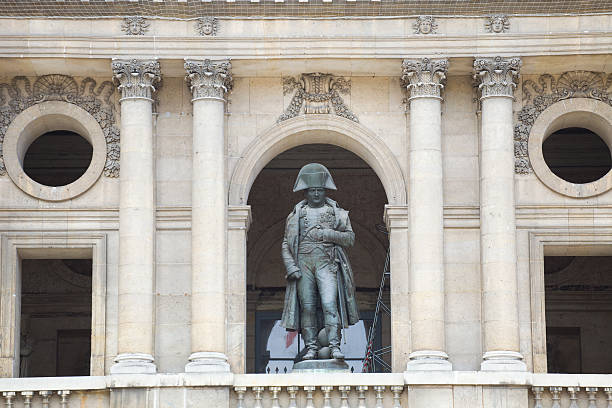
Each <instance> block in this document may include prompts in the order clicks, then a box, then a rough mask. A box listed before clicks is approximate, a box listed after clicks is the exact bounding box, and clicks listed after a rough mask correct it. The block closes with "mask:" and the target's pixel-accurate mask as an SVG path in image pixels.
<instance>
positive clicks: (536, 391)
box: [531, 387, 544, 408]
mask: <svg viewBox="0 0 612 408" xmlns="http://www.w3.org/2000/svg"><path fill="white" fill-rule="evenodd" d="M531 391H532V392H533V400H534V402H535V404H534V406H533V408H542V392H544V387H532V388H531Z"/></svg>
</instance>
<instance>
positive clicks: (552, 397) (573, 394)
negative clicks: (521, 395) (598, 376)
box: [530, 386, 612, 408]
mask: <svg viewBox="0 0 612 408" xmlns="http://www.w3.org/2000/svg"><path fill="white" fill-rule="evenodd" d="M530 400H531V404H530V406H532V407H533V408H579V407H580V408H582V407H586V408H612V387H579V386H549V387H545V386H534V387H531V395H530Z"/></svg>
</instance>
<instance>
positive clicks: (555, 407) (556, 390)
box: [550, 387, 563, 408]
mask: <svg viewBox="0 0 612 408" xmlns="http://www.w3.org/2000/svg"><path fill="white" fill-rule="evenodd" d="M561 391H563V387H550V393H551V395H552V407H551V408H561V404H559V401H560V400H561V397H560V396H559V394H560V393H561Z"/></svg>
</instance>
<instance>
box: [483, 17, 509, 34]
mask: <svg viewBox="0 0 612 408" xmlns="http://www.w3.org/2000/svg"><path fill="white" fill-rule="evenodd" d="M485 30H486V31H487V32H488V33H505V32H506V31H508V30H510V20H509V19H508V16H506V15H504V14H495V15H492V16H489V17H488V18H487V22H486V23H485Z"/></svg>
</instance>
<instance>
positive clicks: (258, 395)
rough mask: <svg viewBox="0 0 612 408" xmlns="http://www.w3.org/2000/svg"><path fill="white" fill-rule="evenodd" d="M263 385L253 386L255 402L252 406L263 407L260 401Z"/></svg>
mask: <svg viewBox="0 0 612 408" xmlns="http://www.w3.org/2000/svg"><path fill="white" fill-rule="evenodd" d="M263 390H264V387H253V392H254V393H255V404H254V405H253V408H263V405H262V403H261V399H262V397H261V393H262V392H263Z"/></svg>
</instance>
